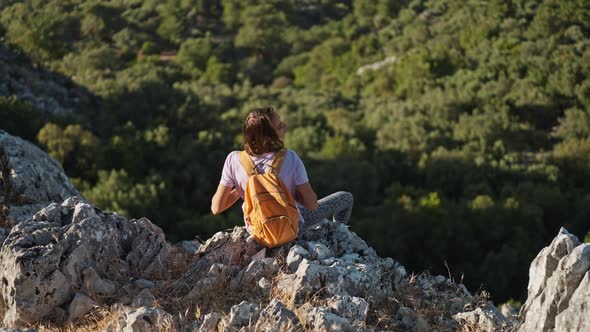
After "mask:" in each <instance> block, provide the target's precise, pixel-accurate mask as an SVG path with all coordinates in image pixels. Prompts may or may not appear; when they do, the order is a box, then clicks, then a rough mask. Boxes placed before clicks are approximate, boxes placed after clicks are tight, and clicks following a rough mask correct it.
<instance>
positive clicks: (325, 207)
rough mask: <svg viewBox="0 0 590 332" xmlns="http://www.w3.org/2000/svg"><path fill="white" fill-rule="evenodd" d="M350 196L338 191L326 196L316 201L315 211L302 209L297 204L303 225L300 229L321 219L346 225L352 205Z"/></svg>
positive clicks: (347, 193)
mask: <svg viewBox="0 0 590 332" xmlns="http://www.w3.org/2000/svg"><path fill="white" fill-rule="evenodd" d="M353 201H354V200H353V197H352V194H351V193H349V192H346V191H338V192H335V193H333V194H331V195H328V196H326V197H324V198H322V199H320V200H319V201H318V205H319V207H318V209H317V210H315V211H311V210H308V209H306V208H304V207H303V206H302V205H301V204H299V203H297V207H299V211H301V216H302V217H303V220H304V223H303V225H302V228H303V229H305V228H307V227H309V226H312V225H313V224H315V223H317V222H319V221H320V220H323V219H329V220H332V221H334V222H341V223H343V224H348V220H349V219H350V213H351V212H352V205H353Z"/></svg>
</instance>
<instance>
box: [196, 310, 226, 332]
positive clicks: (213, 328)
mask: <svg viewBox="0 0 590 332" xmlns="http://www.w3.org/2000/svg"><path fill="white" fill-rule="evenodd" d="M221 318H222V316H221V314H219V313H217V312H212V313H209V314H206V315H205V316H204V317H203V321H202V322H201V325H200V326H199V329H198V330H197V331H198V332H217V331H218V329H217V326H218V325H219V322H220V321H221Z"/></svg>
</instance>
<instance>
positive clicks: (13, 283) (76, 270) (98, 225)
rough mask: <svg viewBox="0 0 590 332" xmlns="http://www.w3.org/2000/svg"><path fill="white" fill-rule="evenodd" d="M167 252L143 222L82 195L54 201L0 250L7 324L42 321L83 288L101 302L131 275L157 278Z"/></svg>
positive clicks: (158, 232)
mask: <svg viewBox="0 0 590 332" xmlns="http://www.w3.org/2000/svg"><path fill="white" fill-rule="evenodd" d="M169 251H170V245H169V244H168V243H167V242H166V241H165V239H164V234H163V232H162V230H161V229H160V228H159V227H157V226H155V225H154V224H152V223H151V222H150V221H149V220H147V219H145V218H142V219H137V220H136V219H131V220H127V219H125V218H122V217H120V216H118V215H116V214H112V213H105V212H103V211H101V210H99V209H96V208H94V207H93V206H91V205H89V204H87V203H85V202H84V201H82V200H81V199H76V198H74V199H68V200H66V201H64V202H63V203H62V204H61V205H58V204H50V205H49V206H47V208H45V209H42V210H41V211H39V212H37V213H36V214H35V215H34V216H33V218H32V220H29V221H24V222H21V223H20V224H18V225H16V226H15V227H13V229H12V231H11V233H10V234H9V235H8V237H7V238H6V240H5V242H4V246H3V247H2V250H1V251H0V269H1V271H0V275H1V277H2V283H0V290H1V296H2V300H3V303H4V304H5V308H4V311H5V313H4V324H6V325H8V326H16V327H20V326H23V325H25V324H26V323H30V322H37V321H40V320H42V319H43V318H44V317H46V316H48V315H50V314H51V313H52V312H54V310H56V309H57V308H58V307H60V306H63V305H68V304H69V303H70V301H72V299H73V297H74V290H77V289H80V290H82V291H83V292H84V293H86V295H87V296H89V297H91V298H93V297H95V298H93V299H94V300H98V299H105V298H109V297H112V296H114V295H115V294H114V293H115V291H116V289H117V287H118V286H120V285H122V284H123V283H125V282H128V281H129V280H130V279H131V278H157V277H158V276H160V275H161V274H162V273H165V272H166V268H165V266H164V262H165V261H166V257H167V256H168V253H169Z"/></svg>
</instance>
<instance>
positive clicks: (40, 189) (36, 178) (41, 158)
mask: <svg viewBox="0 0 590 332" xmlns="http://www.w3.org/2000/svg"><path fill="white" fill-rule="evenodd" d="M79 195H80V194H79V193H78V190H76V188H74V186H73V185H72V184H71V183H70V181H69V179H68V177H67V176H66V175H65V173H64V171H63V168H62V167H61V165H60V164H59V163H58V162H57V161H56V160H55V159H53V158H51V157H50V156H48V155H47V154H46V153H45V152H43V150H41V149H39V148H38V147H37V146H35V145H34V144H31V143H29V142H27V141H25V140H23V139H20V138H19V137H15V136H12V135H10V134H8V133H6V132H5V131H2V130H0V224H3V225H4V226H10V225H13V224H16V223H19V222H21V221H24V220H27V219H29V218H30V217H31V216H32V215H33V214H34V213H35V212H37V211H39V210H41V209H42V208H44V207H46V206H47V205H49V204H50V203H51V202H62V201H63V200H65V199H66V198H68V197H71V196H79ZM0 236H1V234H0Z"/></svg>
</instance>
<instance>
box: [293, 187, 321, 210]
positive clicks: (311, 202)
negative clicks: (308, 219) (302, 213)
mask: <svg viewBox="0 0 590 332" xmlns="http://www.w3.org/2000/svg"><path fill="white" fill-rule="evenodd" d="M295 200H296V201H297V202H299V203H300V204H301V205H303V206H304V207H305V208H306V209H308V210H311V211H315V210H317V209H318V207H319V206H318V196H317V195H316V194H315V192H314V191H313V189H312V188H311V184H310V183H309V182H306V183H304V184H300V185H298V186H295Z"/></svg>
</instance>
